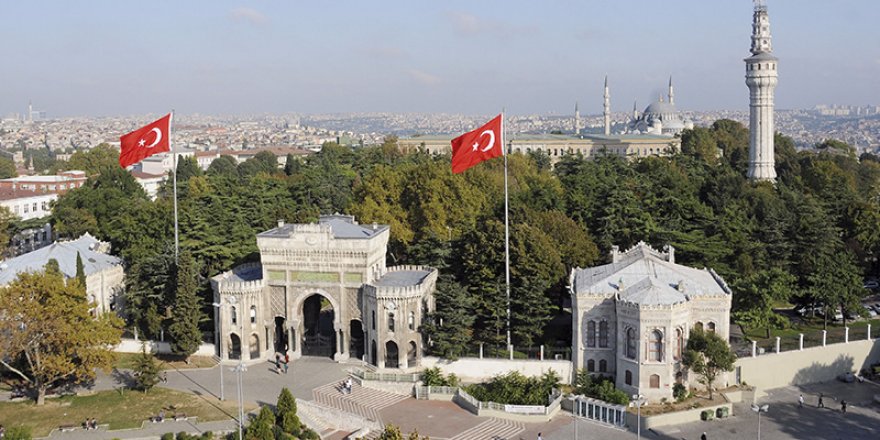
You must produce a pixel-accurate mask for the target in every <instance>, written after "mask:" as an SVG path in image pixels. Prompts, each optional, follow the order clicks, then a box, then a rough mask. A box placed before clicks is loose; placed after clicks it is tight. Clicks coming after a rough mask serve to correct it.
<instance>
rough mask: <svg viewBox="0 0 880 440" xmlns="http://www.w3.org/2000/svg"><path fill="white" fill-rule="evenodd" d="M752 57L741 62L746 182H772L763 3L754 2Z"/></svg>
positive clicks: (772, 75)
mask: <svg viewBox="0 0 880 440" xmlns="http://www.w3.org/2000/svg"><path fill="white" fill-rule="evenodd" d="M751 52H752V56H750V57H748V58H746V59H745V62H746V85H748V86H749V175H748V176H749V179H750V180H770V181H774V180H776V168H775V157H774V154H775V153H774V151H775V150H774V148H773V136H774V134H775V129H774V123H773V91H774V89H775V88H776V81H777V73H776V64H777V59H776V57H774V56H773V55H771V53H772V52H773V50H772V48H771V46H770V16H769V15H767V5H765V4H764V1H763V0H755V12H754V15H753V17H752V49H751Z"/></svg>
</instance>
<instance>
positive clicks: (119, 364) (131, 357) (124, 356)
mask: <svg viewBox="0 0 880 440" xmlns="http://www.w3.org/2000/svg"><path fill="white" fill-rule="evenodd" d="M140 355H141V354H140V353H117V355H116V363H115V364H113V366H114V367H115V368H117V369H119V370H131V369H133V368H134V365H135V360H136V359H137V358H138V357H140ZM154 357H155V358H156V360H157V361H158V362H159V368H161V369H163V370H186V369H191V368H210V367H213V366H215V365H217V362H214V360H213V359H211V358H210V357H207V356H190V358H189V364H187V363H186V362H184V361H183V359H180V358H179V357H175V356H168V355H161V354H160V355H154Z"/></svg>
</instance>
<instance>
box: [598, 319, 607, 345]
mask: <svg viewBox="0 0 880 440" xmlns="http://www.w3.org/2000/svg"><path fill="white" fill-rule="evenodd" d="M599 346H600V347H602V348H607V347H608V321H602V322H600V323H599Z"/></svg>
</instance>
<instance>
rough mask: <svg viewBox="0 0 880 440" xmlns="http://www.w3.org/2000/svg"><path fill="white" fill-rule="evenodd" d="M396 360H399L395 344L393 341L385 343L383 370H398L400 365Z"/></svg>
mask: <svg viewBox="0 0 880 440" xmlns="http://www.w3.org/2000/svg"><path fill="white" fill-rule="evenodd" d="M398 359H400V357H399V355H398V352H397V344H396V343H394V341H388V342H386V343H385V368H399V367H400V364H399V361H398Z"/></svg>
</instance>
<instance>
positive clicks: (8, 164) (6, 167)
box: [0, 157, 18, 179]
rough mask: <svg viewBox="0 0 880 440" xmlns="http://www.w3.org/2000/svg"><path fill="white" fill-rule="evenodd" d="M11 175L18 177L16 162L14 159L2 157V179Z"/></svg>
mask: <svg viewBox="0 0 880 440" xmlns="http://www.w3.org/2000/svg"><path fill="white" fill-rule="evenodd" d="M10 177H18V170H16V169H15V162H13V161H12V159H9V158H6V157H0V179H8V178H10Z"/></svg>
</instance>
